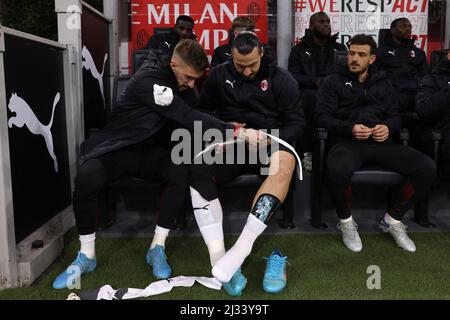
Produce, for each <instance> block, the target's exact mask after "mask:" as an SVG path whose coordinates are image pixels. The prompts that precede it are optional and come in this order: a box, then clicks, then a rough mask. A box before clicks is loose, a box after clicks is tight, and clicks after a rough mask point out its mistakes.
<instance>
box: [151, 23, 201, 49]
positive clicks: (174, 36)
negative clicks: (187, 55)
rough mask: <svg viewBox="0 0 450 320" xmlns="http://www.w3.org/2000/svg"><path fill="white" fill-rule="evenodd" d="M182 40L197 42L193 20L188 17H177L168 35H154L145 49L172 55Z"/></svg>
mask: <svg viewBox="0 0 450 320" xmlns="http://www.w3.org/2000/svg"><path fill="white" fill-rule="evenodd" d="M183 39H192V40H197V37H196V36H195V34H194V19H192V18H191V17H189V16H184V15H182V16H179V17H178V18H177V20H176V22H175V26H174V27H173V29H172V31H171V32H170V33H166V34H164V33H163V34H154V35H153V36H152V37H151V38H150V39H149V40H148V43H147V46H146V47H145V49H153V50H161V52H162V53H163V54H166V55H169V56H170V55H172V53H173V50H174V49H175V46H176V45H177V44H178V42H180V41H181V40H183Z"/></svg>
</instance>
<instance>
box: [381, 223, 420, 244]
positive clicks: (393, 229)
mask: <svg viewBox="0 0 450 320" xmlns="http://www.w3.org/2000/svg"><path fill="white" fill-rule="evenodd" d="M380 228H381V229H382V230H383V231H384V232H388V233H389V234H390V235H391V236H392V238H394V240H395V242H396V243H397V245H398V246H399V247H400V248H402V249H404V250H406V251H409V252H415V251H416V245H415V244H414V242H413V241H412V240H411V239H410V238H409V237H408V234H407V232H406V228H407V226H406V225H404V224H403V223H402V222H399V223H396V224H387V223H386V222H385V221H384V219H383V220H381V221H380Z"/></svg>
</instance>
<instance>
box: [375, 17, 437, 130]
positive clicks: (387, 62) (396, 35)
mask: <svg viewBox="0 0 450 320" xmlns="http://www.w3.org/2000/svg"><path fill="white" fill-rule="evenodd" d="M411 32H412V26H411V22H410V21H409V20H408V19H407V18H399V19H395V20H394V21H392V23H391V30H390V32H389V33H388V34H387V35H386V38H385V42H384V44H383V45H382V46H380V47H379V48H378V49H377V51H376V53H375V54H376V56H377V60H376V63H375V64H376V66H377V68H378V70H381V71H385V72H386V74H387V76H388V78H389V79H390V80H391V82H392V86H393V87H394V94H395V95H396V97H397V100H398V103H399V112H400V113H404V112H406V111H409V112H411V111H415V97H416V94H417V88H418V86H419V81H420V79H421V78H422V77H423V76H424V75H426V74H427V73H428V72H429V69H430V68H429V65H428V61H427V57H426V53H425V51H423V50H422V49H419V48H417V47H415V46H414V42H415V38H413V39H411ZM407 115H408V113H406V114H404V115H402V119H403V125H404V126H406V127H410V126H411V125H414V119H410V118H409V117H408V116H407Z"/></svg>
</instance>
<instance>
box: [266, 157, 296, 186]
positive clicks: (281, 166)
mask: <svg viewBox="0 0 450 320" xmlns="http://www.w3.org/2000/svg"><path fill="white" fill-rule="evenodd" d="M294 169H295V158H294V156H293V155H292V154H291V153H289V152H286V151H278V152H276V153H274V154H273V155H272V157H271V158H270V167H269V178H270V179H271V180H274V182H277V183H283V182H285V181H290V179H291V177H292V173H293V172H294Z"/></svg>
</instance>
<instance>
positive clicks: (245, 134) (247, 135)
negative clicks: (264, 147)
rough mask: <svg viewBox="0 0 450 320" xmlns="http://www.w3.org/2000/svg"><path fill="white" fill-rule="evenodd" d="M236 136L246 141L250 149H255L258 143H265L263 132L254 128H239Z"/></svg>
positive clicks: (265, 137) (265, 138)
mask: <svg viewBox="0 0 450 320" xmlns="http://www.w3.org/2000/svg"><path fill="white" fill-rule="evenodd" d="M238 138H239V139H241V140H244V141H245V142H247V143H248V145H249V148H250V149H251V150H257V149H258V147H259V146H258V145H260V144H263V143H267V141H266V140H267V136H266V135H265V134H264V132H261V131H259V130H255V129H245V128H240V129H239V133H238Z"/></svg>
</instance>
